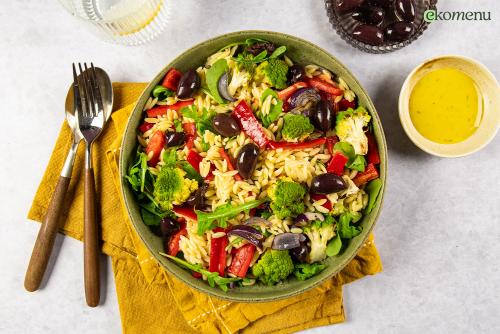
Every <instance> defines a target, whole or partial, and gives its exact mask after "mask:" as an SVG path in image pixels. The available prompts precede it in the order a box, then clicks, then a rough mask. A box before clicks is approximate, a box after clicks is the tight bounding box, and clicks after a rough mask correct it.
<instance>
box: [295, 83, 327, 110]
mask: <svg viewBox="0 0 500 334" xmlns="http://www.w3.org/2000/svg"><path fill="white" fill-rule="evenodd" d="M319 100H321V96H320V95H319V93H318V92H317V91H316V89H314V88H299V89H298V90H297V91H296V92H295V93H293V94H292V96H291V97H290V100H289V102H288V103H289V104H290V107H291V108H292V109H294V108H298V107H302V108H304V107H309V108H310V107H312V106H314V105H316V103H318V101H319Z"/></svg>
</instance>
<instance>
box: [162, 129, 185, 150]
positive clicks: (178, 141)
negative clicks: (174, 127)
mask: <svg viewBox="0 0 500 334" xmlns="http://www.w3.org/2000/svg"><path fill="white" fill-rule="evenodd" d="M165 141H166V145H167V147H175V146H181V145H182V144H184V142H185V141H186V134H185V133H184V132H167V133H166V134H165Z"/></svg>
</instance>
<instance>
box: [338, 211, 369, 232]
mask: <svg viewBox="0 0 500 334" xmlns="http://www.w3.org/2000/svg"><path fill="white" fill-rule="evenodd" d="M351 220H352V215H351V213H350V212H345V213H343V214H341V215H340V218H339V222H338V224H337V233H338V235H339V236H340V237H341V238H342V239H352V238H354V237H355V236H357V235H359V234H360V233H361V231H362V230H363V229H362V228H361V227H360V226H352V225H351V224H350V223H351Z"/></svg>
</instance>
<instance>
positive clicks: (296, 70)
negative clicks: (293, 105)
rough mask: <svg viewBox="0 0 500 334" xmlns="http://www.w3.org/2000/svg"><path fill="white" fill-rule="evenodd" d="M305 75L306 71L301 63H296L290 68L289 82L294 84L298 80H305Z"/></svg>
mask: <svg viewBox="0 0 500 334" xmlns="http://www.w3.org/2000/svg"><path fill="white" fill-rule="evenodd" d="M305 76H306V71H305V70H304V68H303V67H302V66H300V65H297V64H295V65H292V66H291V67H290V68H289V69H288V82H289V83H290V84H294V83H296V82H299V81H302V80H304V77H305Z"/></svg>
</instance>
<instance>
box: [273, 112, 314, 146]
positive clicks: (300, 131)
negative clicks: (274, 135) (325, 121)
mask: <svg viewBox="0 0 500 334" xmlns="http://www.w3.org/2000/svg"><path fill="white" fill-rule="evenodd" d="M284 121H285V122H284V124H283V130H281V135H282V136H283V139H285V140H286V141H292V140H294V139H302V138H304V137H307V136H308V135H310V134H311V133H312V132H313V131H314V125H312V124H311V121H310V120H309V118H308V117H305V116H303V115H295V114H286V115H285V117H284Z"/></svg>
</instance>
